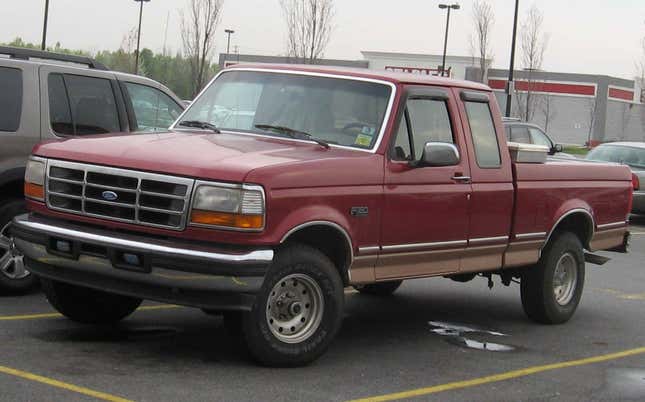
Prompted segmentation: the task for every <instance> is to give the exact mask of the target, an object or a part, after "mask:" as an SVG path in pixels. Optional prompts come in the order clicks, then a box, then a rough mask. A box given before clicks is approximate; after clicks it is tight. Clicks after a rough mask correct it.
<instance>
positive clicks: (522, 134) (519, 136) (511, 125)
mask: <svg viewBox="0 0 645 402" xmlns="http://www.w3.org/2000/svg"><path fill="white" fill-rule="evenodd" d="M503 120H504V130H505V132H506V140H507V141H510V142H517V143H520V144H535V145H542V146H545V147H547V148H548V149H549V155H556V154H557V156H558V157H559V158H569V159H571V158H573V159H575V158H576V157H575V156H573V155H571V154H568V153H565V152H562V151H563V149H564V147H563V146H562V144H557V143H555V141H553V140H552V139H551V137H549V136H548V135H547V134H546V133H545V132H544V130H543V129H542V128H541V127H540V126H538V125H536V124H531V123H525V122H523V121H521V120H519V119H514V118H506V117H505V118H504V119H503Z"/></svg>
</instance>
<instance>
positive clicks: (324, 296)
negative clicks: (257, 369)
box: [242, 244, 344, 367]
mask: <svg viewBox="0 0 645 402" xmlns="http://www.w3.org/2000/svg"><path fill="white" fill-rule="evenodd" d="M292 275H303V276H306V278H308V279H310V280H313V281H314V283H315V284H316V285H317V286H318V287H319V290H320V292H319V296H320V298H321V300H323V303H322V306H323V308H322V310H321V312H320V315H319V317H320V320H319V324H318V326H317V327H314V326H312V327H311V328H316V329H315V331H314V330H313V329H312V331H313V332H312V333H311V335H310V336H309V337H307V338H306V339H303V340H302V341H301V342H297V343H287V342H285V341H283V340H280V339H279V338H278V336H276V335H274V333H273V332H272V331H273V330H272V329H271V328H270V325H271V324H270V320H269V314H270V310H268V306H269V304H270V298H271V297H274V296H272V293H273V291H274V286H280V285H282V286H284V285H285V281H283V279H285V278H287V277H290V276H292ZM287 285H288V284H287ZM293 286H295V284H294V285H293ZM343 303H344V292H343V283H342V280H341V278H340V275H339V273H338V271H337V269H336V267H335V266H334V264H333V263H332V262H331V261H330V260H329V258H328V257H327V256H325V255H324V254H323V253H322V252H320V251H319V250H317V249H315V248H312V247H309V246H306V245H302V244H291V245H288V246H286V247H284V248H282V249H279V250H278V251H277V252H276V255H275V259H274V261H273V264H272V265H271V267H270V268H269V270H268V272H267V274H266V276H265V279H264V283H263V285H262V288H261V290H260V291H259V293H258V294H257V295H256V299H255V302H254V304H253V307H252V309H251V311H250V312H245V313H243V314H242V329H243V336H244V341H245V343H246V345H247V348H248V350H249V353H250V354H251V356H252V357H253V358H254V359H255V360H257V361H258V362H259V363H261V364H263V365H266V366H273V367H296V366H303V365H306V364H308V363H311V362H312V361H314V360H316V359H317V358H318V357H320V356H321V355H322V354H323V353H324V352H325V351H326V350H327V348H328V347H329V345H330V344H331V342H332V340H333V339H334V337H335V336H336V334H337V333H338V330H339V329H340V326H341V322H342V317H343ZM319 304H320V303H319ZM312 307H313V305H312ZM274 310H275V309H274Z"/></svg>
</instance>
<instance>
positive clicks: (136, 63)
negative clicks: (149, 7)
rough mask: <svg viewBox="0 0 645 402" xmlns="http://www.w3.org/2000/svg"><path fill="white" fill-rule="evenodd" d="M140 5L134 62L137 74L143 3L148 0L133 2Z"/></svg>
mask: <svg viewBox="0 0 645 402" xmlns="http://www.w3.org/2000/svg"><path fill="white" fill-rule="evenodd" d="M134 1H136V2H139V3H140V6H139V29H138V30H137V52H136V56H135V61H134V73H135V74H139V45H140V43H141V19H142V17H143V3H144V2H149V1H150V0H134Z"/></svg>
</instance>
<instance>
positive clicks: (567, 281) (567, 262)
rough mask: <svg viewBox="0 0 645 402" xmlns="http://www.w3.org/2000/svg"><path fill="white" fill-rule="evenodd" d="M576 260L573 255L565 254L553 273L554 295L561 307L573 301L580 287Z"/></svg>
mask: <svg viewBox="0 0 645 402" xmlns="http://www.w3.org/2000/svg"><path fill="white" fill-rule="evenodd" d="M577 268H578V267H577V264H576V259H575V258H574V256H573V255H572V254H571V253H565V254H563V255H562V256H561V257H560V259H559V260H558V262H557V264H556V266H555V271H554V272H553V295H554V296H555V301H556V303H558V304H559V305H560V306H566V305H567V304H569V302H570V301H571V299H573V296H574V294H575V293H576V287H577V286H578V269H577Z"/></svg>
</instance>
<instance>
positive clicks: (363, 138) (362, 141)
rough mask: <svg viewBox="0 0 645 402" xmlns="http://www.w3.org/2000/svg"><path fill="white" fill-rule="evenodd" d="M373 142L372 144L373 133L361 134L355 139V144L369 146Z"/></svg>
mask: <svg viewBox="0 0 645 402" xmlns="http://www.w3.org/2000/svg"><path fill="white" fill-rule="evenodd" d="M371 144H372V136H371V135H365V134H359V135H357V136H356V141H354V145H360V146H362V147H369V146H370V145H371Z"/></svg>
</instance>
